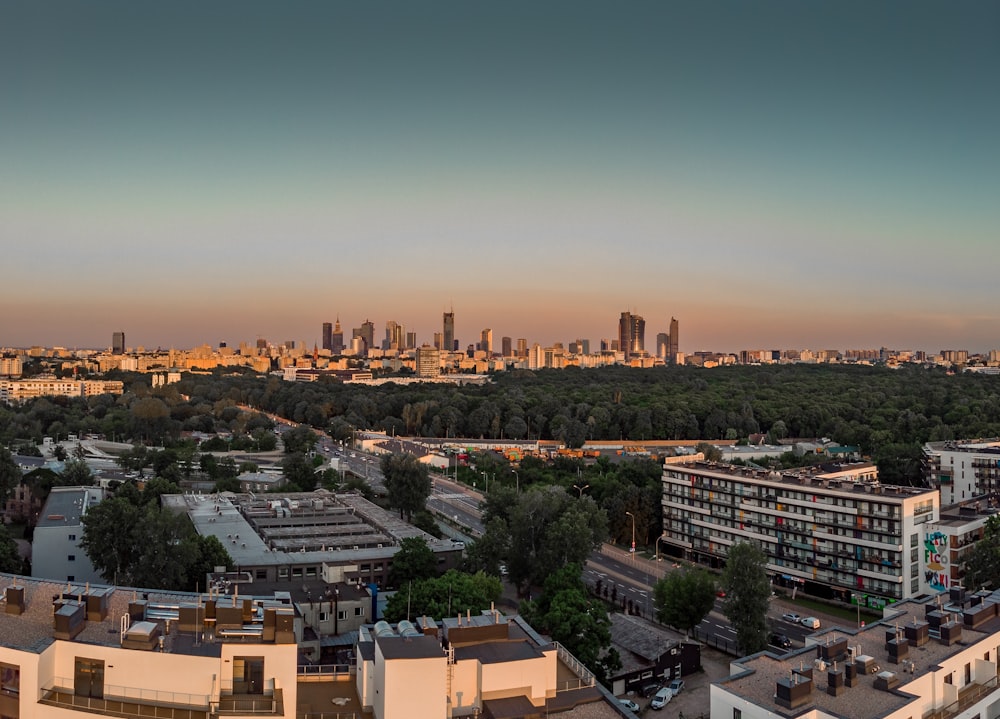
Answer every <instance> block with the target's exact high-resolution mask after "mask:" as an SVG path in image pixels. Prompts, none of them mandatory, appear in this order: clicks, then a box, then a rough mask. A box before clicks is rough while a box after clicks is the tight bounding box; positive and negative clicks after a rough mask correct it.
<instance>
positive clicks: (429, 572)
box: [389, 537, 438, 589]
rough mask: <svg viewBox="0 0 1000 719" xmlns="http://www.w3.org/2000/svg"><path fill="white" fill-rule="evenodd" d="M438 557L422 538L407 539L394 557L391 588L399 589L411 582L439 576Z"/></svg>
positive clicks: (402, 541) (390, 577)
mask: <svg viewBox="0 0 1000 719" xmlns="http://www.w3.org/2000/svg"><path fill="white" fill-rule="evenodd" d="M437 573H438V568H437V556H436V555H435V554H434V552H433V550H431V548H430V547H428V546H427V542H425V541H424V540H423V539H422V538H420V537H406V538H405V539H403V540H401V541H400V543H399V551H397V552H396V553H395V554H394V555H393V556H392V566H391V567H390V568H389V586H390V587H394V588H396V589H399V588H401V587H405V586H406V585H407V584H409V583H410V582H417V581H420V580H422V579H430V578H431V577H435V576H437Z"/></svg>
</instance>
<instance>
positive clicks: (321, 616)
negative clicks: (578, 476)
mask: <svg viewBox="0 0 1000 719" xmlns="http://www.w3.org/2000/svg"><path fill="white" fill-rule="evenodd" d="M329 618H330V613H329V612H320V613H319V620H320V621H321V622H325V621H326V620H327V619H329Z"/></svg>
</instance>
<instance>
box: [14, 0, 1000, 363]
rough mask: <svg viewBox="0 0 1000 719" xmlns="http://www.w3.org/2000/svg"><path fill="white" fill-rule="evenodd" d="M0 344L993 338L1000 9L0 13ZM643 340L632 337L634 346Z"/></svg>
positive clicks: (218, 5) (536, 7) (21, 7)
mask: <svg viewBox="0 0 1000 719" xmlns="http://www.w3.org/2000/svg"><path fill="white" fill-rule="evenodd" d="M0 20H2V21H0V97H3V102H2V103H0V126H2V127H3V128H4V132H3V133H0V157H2V158H3V161H2V163H0V239H2V244H3V248H4V252H3V265H4V267H5V270H6V271H5V272H4V281H3V282H2V283H0V308H2V315H0V317H2V318H0V346H29V345H34V344H40V345H53V344H59V345H63V346H70V347H72V346H81V347H106V346H107V345H108V344H109V341H110V337H111V334H112V332H113V331H119V330H124V331H126V332H127V336H128V344H129V345H130V346H136V345H144V346H148V347H156V346H163V347H167V346H176V347H191V346H195V345H199V344H202V343H209V344H217V343H218V342H219V341H223V340H225V341H228V342H230V343H231V344H236V343H237V342H239V341H241V340H251V339H253V338H255V337H266V338H268V339H270V340H272V341H275V342H279V341H283V340H288V339H292V340H296V341H305V342H307V343H310V344H312V343H314V342H318V340H319V333H320V326H321V323H322V322H330V321H333V320H335V319H336V318H337V317H338V316H339V318H340V320H341V322H342V324H343V325H344V327H345V328H351V327H357V326H359V325H360V324H361V323H362V322H364V321H365V320H366V319H370V320H371V321H373V322H374V323H375V325H376V327H377V328H379V329H381V328H382V327H384V324H385V321H386V320H395V321H397V322H400V323H402V324H404V325H406V327H407V329H408V330H411V331H415V332H417V336H418V341H419V342H429V341H431V338H432V334H433V333H434V332H436V331H440V329H441V314H442V312H443V311H447V310H451V309H453V310H454V312H455V318H456V322H455V324H456V329H455V334H456V337H458V338H459V339H460V341H461V343H462V346H463V347H464V346H465V345H466V344H468V343H473V342H475V341H476V339H477V338H478V335H479V332H480V331H481V330H482V329H483V328H484V327H491V328H492V329H493V330H494V333H495V334H496V336H498V337H499V336H502V335H509V336H514V337H526V338H529V340H530V341H532V342H541V343H543V344H546V343H551V342H555V341H560V342H567V341H572V340H573V339H575V338H577V337H581V338H589V339H591V340H592V341H594V342H596V341H597V340H598V339H600V338H603V337H613V336H614V334H615V331H616V327H617V321H618V317H619V314H620V313H621V312H622V311H625V310H631V311H633V312H635V313H638V314H641V315H642V316H644V317H645V319H646V323H647V333H648V336H649V337H650V338H651V337H652V336H655V334H656V333H657V332H664V331H667V328H668V325H669V322H670V318H671V317H677V318H679V319H680V321H681V323H682V327H683V329H682V340H681V350H682V351H684V352H692V351H696V350H702V349H705V350H718V351H734V350H738V349H740V348H745V347H763V348H772V347H774V348H778V347H835V348H836V347H840V348H846V347H869V346H872V347H877V346H883V345H885V346H890V347H898V348H904V347H908V348H915V349H916V348H922V349H929V350H939V349H941V348H945V347H965V348H968V349H970V350H973V351H981V350H986V349H990V348H994V347H996V346H998V345H1000V342H998V338H1000V310H998V308H997V303H996V292H995V288H996V280H995V274H996V268H997V267H998V266H1000V243H998V241H997V228H998V227H1000V209H998V207H1000V203H998V202H997V197H998V196H1000V193H998V190H1000V183H998V180H997V174H996V168H997V167H998V166H1000V143H998V140H997V132H996V128H997V127H998V126H1000V93H998V92H997V85H996V78H997V77H998V76H1000V43H998V42H997V29H998V28H1000V5H997V4H996V3H986V2H983V3H976V2H959V3H947V4H943V3H929V2H901V1H900V2H885V3H877V4H872V3H868V2H837V3H827V4H816V3H801V2H792V1H789V2H758V3H753V4H746V3H683V4H682V3H675V2H636V3H629V4H627V5H620V4H609V3H589V2H572V3H569V2H553V3H537V2H510V3H503V4H493V5H491V4H481V3H466V2H427V3H411V2H383V3H377V4H371V3H346V2H331V3H301V2H290V3H280V4H274V3H264V2H213V3H210V4H206V3H201V2H171V3H156V4H141V5H138V6H137V5H135V4H133V3H130V2H124V1H123V2H96V3H86V4H82V3H77V2H68V1H67V2H48V1H43V2H17V3H12V4H8V5H7V6H5V7H4V9H3V11H2V13H0ZM647 341H648V340H647Z"/></svg>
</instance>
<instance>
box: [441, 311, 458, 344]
mask: <svg viewBox="0 0 1000 719" xmlns="http://www.w3.org/2000/svg"><path fill="white" fill-rule="evenodd" d="M441 337H442V345H443V347H442V349H443V350H444V351H445V352H454V351H455V313H454V312H445V313H444V328H443V331H442V333H441Z"/></svg>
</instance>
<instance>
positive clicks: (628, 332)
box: [618, 312, 646, 360]
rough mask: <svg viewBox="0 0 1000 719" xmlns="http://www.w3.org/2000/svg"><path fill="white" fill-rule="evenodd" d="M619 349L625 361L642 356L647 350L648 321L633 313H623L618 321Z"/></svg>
mask: <svg viewBox="0 0 1000 719" xmlns="http://www.w3.org/2000/svg"><path fill="white" fill-rule="evenodd" d="M618 347H619V349H620V350H621V351H622V352H624V353H625V359H626V360H627V359H629V358H631V357H632V356H633V355H637V354H641V353H642V352H644V351H645V348H646V320H644V319H643V318H642V317H640V316H639V315H633V314H632V313H631V312H622V316H621V319H619V320H618Z"/></svg>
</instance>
